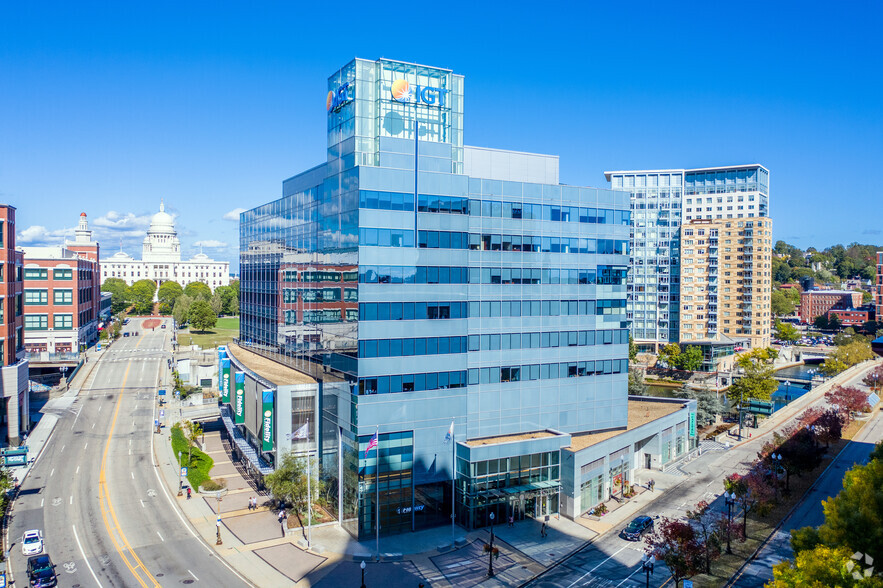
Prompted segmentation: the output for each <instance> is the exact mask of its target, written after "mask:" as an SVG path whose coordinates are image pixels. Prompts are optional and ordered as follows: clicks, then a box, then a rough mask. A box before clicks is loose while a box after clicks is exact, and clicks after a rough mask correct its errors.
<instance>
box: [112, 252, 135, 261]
mask: <svg viewBox="0 0 883 588" xmlns="http://www.w3.org/2000/svg"><path fill="white" fill-rule="evenodd" d="M111 259H115V260H118V261H122V260H127V259H132V256H131V255H129V254H128V253H126V252H125V251H117V252H116V253H114V254H113V255H112V256H111Z"/></svg>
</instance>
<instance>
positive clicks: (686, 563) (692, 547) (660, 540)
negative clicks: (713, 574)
mask: <svg viewBox="0 0 883 588" xmlns="http://www.w3.org/2000/svg"><path fill="white" fill-rule="evenodd" d="M646 541H647V545H648V547H647V554H648V555H652V556H653V557H655V558H656V559H658V560H660V561H662V562H664V563H665V565H666V567H668V570H669V572H670V573H671V578H672V580H674V584H675V586H678V583H679V582H680V581H681V580H684V579H686V578H692V577H693V576H695V575H696V574H699V573H701V572H702V570H704V569H705V546H704V545H702V544H701V542H700V541H699V538H698V537H697V534H696V529H695V528H694V527H693V525H691V524H690V523H689V522H687V521H679V520H677V519H670V518H667V517H663V518H662V519H660V520H659V521H658V522H657V524H656V526H655V529H654V532H653V534H652V535H649V536H648V537H647V539H646Z"/></svg>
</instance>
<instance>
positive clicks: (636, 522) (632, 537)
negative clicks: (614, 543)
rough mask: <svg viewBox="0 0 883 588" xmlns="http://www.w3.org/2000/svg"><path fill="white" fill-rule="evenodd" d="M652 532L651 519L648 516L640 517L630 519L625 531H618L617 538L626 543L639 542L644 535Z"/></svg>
mask: <svg viewBox="0 0 883 588" xmlns="http://www.w3.org/2000/svg"><path fill="white" fill-rule="evenodd" d="M652 531H653V519H651V518H650V517H648V516H640V517H635V518H633V519H632V522H630V523H629V524H628V525H627V526H626V528H625V529H623V530H622V531H620V533H619V536H620V537H622V538H623V539H625V540H627V541H640V540H641V537H643V536H644V533H648V532H652Z"/></svg>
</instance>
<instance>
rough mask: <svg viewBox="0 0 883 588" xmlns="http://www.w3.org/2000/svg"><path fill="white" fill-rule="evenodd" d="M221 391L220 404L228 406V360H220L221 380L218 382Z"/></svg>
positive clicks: (227, 358)
mask: <svg viewBox="0 0 883 588" xmlns="http://www.w3.org/2000/svg"><path fill="white" fill-rule="evenodd" d="M218 387H219V388H220V389H221V402H224V403H226V404H230V358H229V357H225V358H224V359H222V360H221V379H220V381H219V382H218Z"/></svg>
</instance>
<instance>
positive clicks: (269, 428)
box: [264, 410, 273, 443]
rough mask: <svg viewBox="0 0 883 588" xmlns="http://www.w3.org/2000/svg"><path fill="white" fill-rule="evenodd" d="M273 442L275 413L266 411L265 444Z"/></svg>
mask: <svg viewBox="0 0 883 588" xmlns="http://www.w3.org/2000/svg"><path fill="white" fill-rule="evenodd" d="M271 441H273V411H272V410H265V411H264V443H270V442H271Z"/></svg>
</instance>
